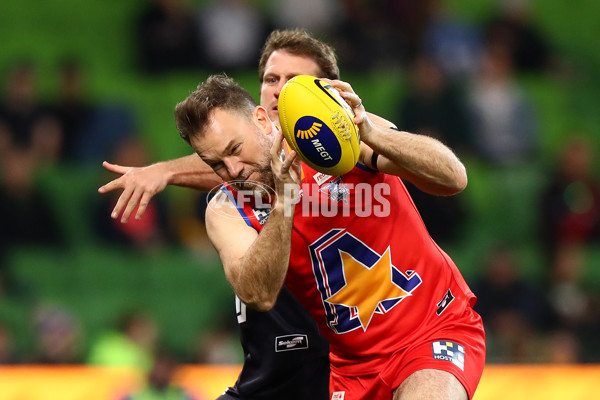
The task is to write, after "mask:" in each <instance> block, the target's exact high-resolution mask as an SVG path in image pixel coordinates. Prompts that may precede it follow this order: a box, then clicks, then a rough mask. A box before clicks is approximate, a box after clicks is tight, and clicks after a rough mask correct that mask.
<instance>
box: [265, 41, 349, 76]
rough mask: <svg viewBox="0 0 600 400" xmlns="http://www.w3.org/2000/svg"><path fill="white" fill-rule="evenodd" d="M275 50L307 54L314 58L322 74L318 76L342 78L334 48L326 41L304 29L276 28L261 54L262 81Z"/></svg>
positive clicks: (300, 54)
mask: <svg viewBox="0 0 600 400" xmlns="http://www.w3.org/2000/svg"><path fill="white" fill-rule="evenodd" d="M275 50H284V51H287V52H288V53H291V54H294V55H297V56H305V57H309V58H311V59H313V60H314V61H315V62H316V63H317V65H318V66H319V69H320V70H321V75H322V76H319V77H318V78H328V79H340V69H339V68H338V65H337V58H336V56H335V51H334V50H333V48H332V47H331V46H329V45H327V44H326V43H324V42H322V41H320V40H318V39H316V38H314V37H312V36H311V35H310V34H309V33H308V32H307V31H305V30H302V29H294V30H276V31H273V32H271V34H270V35H269V37H268V38H267V41H266V42H265V45H264V47H263V49H262V52H261V55H260V61H259V62H258V79H259V81H260V83H262V81H263V77H264V75H265V68H266V66H267V60H268V59H269V57H270V56H271V54H273V52H274V51H275Z"/></svg>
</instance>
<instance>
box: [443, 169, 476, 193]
mask: <svg viewBox="0 0 600 400" xmlns="http://www.w3.org/2000/svg"><path fill="white" fill-rule="evenodd" d="M468 182H469V180H468V178H467V171H466V170H465V167H464V166H463V165H462V164H460V166H459V167H457V168H456V169H455V170H454V171H453V172H452V174H451V175H450V176H449V177H448V179H447V180H446V184H445V185H444V187H443V188H442V189H441V190H440V192H439V193H438V195H441V196H453V195H455V194H458V193H460V192H462V191H463V190H465V189H466V187H467V184H468Z"/></svg>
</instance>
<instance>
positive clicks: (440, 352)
mask: <svg viewBox="0 0 600 400" xmlns="http://www.w3.org/2000/svg"><path fill="white" fill-rule="evenodd" d="M431 349H432V351H433V359H434V360H442V361H450V362H451V363H452V364H454V365H456V366H457V367H458V368H460V369H462V370H463V371H464V370H465V347H464V346H462V345H460V344H458V343H455V342H451V341H448V340H439V341H437V342H431Z"/></svg>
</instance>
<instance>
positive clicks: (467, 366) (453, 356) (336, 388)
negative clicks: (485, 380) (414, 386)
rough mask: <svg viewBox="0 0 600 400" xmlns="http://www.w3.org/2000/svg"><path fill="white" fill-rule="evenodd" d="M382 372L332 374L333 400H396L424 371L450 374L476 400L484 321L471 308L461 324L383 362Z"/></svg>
mask: <svg viewBox="0 0 600 400" xmlns="http://www.w3.org/2000/svg"><path fill="white" fill-rule="evenodd" d="M380 365H381V369H380V370H379V372H377V373H375V374H370V375H364V376H342V375H340V374H338V373H336V372H335V371H334V370H333V369H332V371H331V378H330V383H329V392H330V394H331V396H332V397H331V399H332V400H363V399H364V400H367V399H368V400H374V399H377V400H392V397H393V393H394V390H395V389H396V388H397V387H398V386H400V384H401V383H402V382H403V381H404V380H405V379H406V378H407V377H408V376H409V375H411V374H412V373H414V372H416V371H419V370H422V369H437V370H442V371H447V372H450V373H451V374H452V375H454V376H455V377H456V378H457V379H458V380H459V381H460V382H461V383H462V385H463V386H464V387H465V389H466V391H467V394H468V395H469V398H470V399H471V398H473V394H474V393H475V389H476V388H477V385H478V384H479V380H480V379H481V374H482V373H483V367H484V365H485V333H484V330H483V323H482V322H481V317H480V316H479V315H478V314H477V313H476V312H475V311H473V309H471V308H470V307H467V309H466V310H465V314H464V315H463V316H462V317H461V319H459V320H455V321H452V323H451V324H449V325H447V326H445V327H443V328H442V329H441V330H438V331H436V332H435V334H432V335H431V336H428V337H425V338H423V340H420V341H418V342H415V343H413V344H412V345H411V346H409V347H408V348H406V349H404V350H402V351H398V352H396V353H394V354H391V355H390V356H389V357H386V358H382V359H381V363H380Z"/></svg>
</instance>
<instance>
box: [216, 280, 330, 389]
mask: <svg viewBox="0 0 600 400" xmlns="http://www.w3.org/2000/svg"><path fill="white" fill-rule="evenodd" d="M236 311H237V318H238V323H239V327H240V336H241V342H242V347H243V349H244V365H243V367H242V372H241V373H240V375H239V377H238V380H237V382H236V384H235V386H233V387H231V388H228V389H227V390H226V391H225V393H224V394H223V395H222V396H221V397H219V400H225V399H242V400H248V399H253V400H267V399H274V400H275V399H287V400H306V399H310V400H327V399H329V356H328V353H329V345H328V343H327V341H326V340H325V339H324V338H323V337H322V336H321V334H320V333H319V329H318V327H317V324H316V323H315V321H314V320H313V319H312V318H311V316H310V314H309V313H308V311H306V310H305V309H304V307H302V306H301V305H300V303H299V302H298V301H297V300H296V298H295V297H294V295H292V294H291V293H290V292H289V291H288V290H287V288H286V287H285V286H284V287H283V288H282V290H281V293H280V294H279V298H278V299H277V302H276V303H275V307H273V308H272V309H271V310H270V311H268V312H260V311H256V310H252V309H250V308H246V306H245V305H244V304H243V303H241V302H240V301H239V300H238V299H236Z"/></svg>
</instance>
